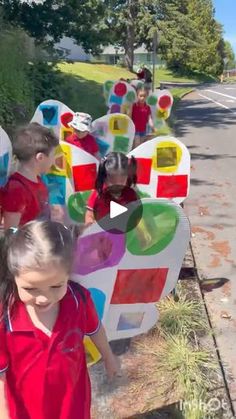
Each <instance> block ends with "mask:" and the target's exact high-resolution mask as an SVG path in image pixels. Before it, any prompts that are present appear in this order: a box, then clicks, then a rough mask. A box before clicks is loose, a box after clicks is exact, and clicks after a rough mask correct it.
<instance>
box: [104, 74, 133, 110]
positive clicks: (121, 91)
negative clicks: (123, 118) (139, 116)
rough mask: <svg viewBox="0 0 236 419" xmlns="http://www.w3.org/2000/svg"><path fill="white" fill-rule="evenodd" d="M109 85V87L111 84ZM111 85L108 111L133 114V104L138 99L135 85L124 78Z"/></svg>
mask: <svg viewBox="0 0 236 419" xmlns="http://www.w3.org/2000/svg"><path fill="white" fill-rule="evenodd" d="M106 83H108V82H106ZM106 83H105V85H106ZM107 86H108V87H109V84H108V85H107ZM110 86H111V88H110V94H109V95H108V99H107V106H108V108H109V110H108V113H124V114H126V115H131V113H132V106H133V104H134V103H135V102H136V101H137V94H136V90H135V89H134V87H133V86H131V84H129V83H127V82H126V81H123V80H118V81H117V82H115V83H114V84H113V85H111V84H110Z"/></svg>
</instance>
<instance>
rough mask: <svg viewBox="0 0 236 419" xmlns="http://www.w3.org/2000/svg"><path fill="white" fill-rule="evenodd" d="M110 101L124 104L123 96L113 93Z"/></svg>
mask: <svg viewBox="0 0 236 419" xmlns="http://www.w3.org/2000/svg"><path fill="white" fill-rule="evenodd" d="M109 102H110V103H116V104H117V105H122V102H123V97H122V96H116V95H112V96H111V97H110V100H109Z"/></svg>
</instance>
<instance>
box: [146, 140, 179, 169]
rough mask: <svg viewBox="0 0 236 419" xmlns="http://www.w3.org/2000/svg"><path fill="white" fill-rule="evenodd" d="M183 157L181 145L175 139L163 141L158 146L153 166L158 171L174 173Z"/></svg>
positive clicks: (153, 158)
mask: <svg viewBox="0 0 236 419" xmlns="http://www.w3.org/2000/svg"><path fill="white" fill-rule="evenodd" d="M181 158H182V149H181V147H180V146H179V145H178V144H177V143H175V142H173V141H163V142H162V143H159V144H158V145H157V147H156V150H155V153H154V155H153V157H152V167H153V169H154V170H157V171H158V172H164V173H174V172H176V171H177V170H178V167H179V164H180V161H181Z"/></svg>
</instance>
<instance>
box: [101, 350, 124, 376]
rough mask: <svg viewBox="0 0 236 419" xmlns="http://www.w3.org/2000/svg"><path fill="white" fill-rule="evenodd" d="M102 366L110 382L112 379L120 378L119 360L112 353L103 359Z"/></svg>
mask: <svg viewBox="0 0 236 419" xmlns="http://www.w3.org/2000/svg"><path fill="white" fill-rule="evenodd" d="M104 365H105V368H106V372H107V376H108V378H109V379H110V380H112V379H113V378H114V377H120V376H121V366H120V360H119V358H118V357H117V356H115V355H114V354H113V353H112V352H111V354H110V355H109V356H108V357H107V358H106V359H104Z"/></svg>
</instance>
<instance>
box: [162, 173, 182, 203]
mask: <svg viewBox="0 0 236 419" xmlns="http://www.w3.org/2000/svg"><path fill="white" fill-rule="evenodd" d="M187 193H188V176H187V175H172V176H158V182H157V194H156V196H157V198H180V197H181V198H182V197H186V196H187Z"/></svg>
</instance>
